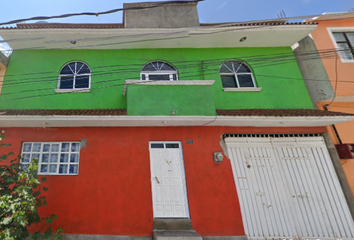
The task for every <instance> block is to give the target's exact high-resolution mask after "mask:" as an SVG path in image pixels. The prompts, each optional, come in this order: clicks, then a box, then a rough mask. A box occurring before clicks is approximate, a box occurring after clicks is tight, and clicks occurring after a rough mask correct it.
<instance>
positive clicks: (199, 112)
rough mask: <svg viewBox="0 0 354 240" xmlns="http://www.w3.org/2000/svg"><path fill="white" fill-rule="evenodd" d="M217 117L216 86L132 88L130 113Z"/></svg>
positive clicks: (129, 86)
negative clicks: (214, 96)
mask: <svg viewBox="0 0 354 240" xmlns="http://www.w3.org/2000/svg"><path fill="white" fill-rule="evenodd" d="M174 111H176V113H175V114H174V115H176V116H177V115H180V116H215V115H216V112H215V103H214V98H213V89H212V86H170V85H167V86H155V85H128V91H127V114H128V115H134V116H151V115H159V116H169V115H171V114H172V112H174Z"/></svg>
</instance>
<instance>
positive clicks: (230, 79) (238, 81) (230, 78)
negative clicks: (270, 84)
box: [220, 60, 256, 88]
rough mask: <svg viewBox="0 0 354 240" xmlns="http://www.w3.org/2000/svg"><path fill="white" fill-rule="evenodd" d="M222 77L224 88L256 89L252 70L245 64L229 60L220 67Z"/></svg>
mask: <svg viewBox="0 0 354 240" xmlns="http://www.w3.org/2000/svg"><path fill="white" fill-rule="evenodd" d="M220 76H221V81H222V86H223V88H254V87H256V84H255V82H254V78H253V74H252V71H251V69H250V68H249V67H248V66H247V65H246V64H245V63H243V62H241V61H236V60H228V61H226V62H223V63H222V64H221V67H220Z"/></svg>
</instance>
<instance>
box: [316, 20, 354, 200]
mask: <svg viewBox="0 0 354 240" xmlns="http://www.w3.org/2000/svg"><path fill="white" fill-rule="evenodd" d="M318 22H319V24H318V27H317V28H316V30H315V31H314V32H312V33H311V35H312V37H313V39H314V41H315V43H316V47H317V49H318V50H319V51H324V50H325V51H328V50H334V49H335V44H334V42H333V41H332V39H331V36H330V31H329V30H331V29H330V28H334V29H335V31H339V32H347V31H353V30H354V27H353V26H354V19H350V18H347V19H342V20H327V21H318ZM321 59H322V62H323V65H324V67H325V70H326V72H327V75H328V78H329V80H330V82H331V84H332V87H333V90H334V92H335V98H334V99H333V98H330V99H328V100H327V101H322V102H319V103H318V106H319V108H320V109H323V106H324V105H326V104H330V105H329V107H328V110H330V111H336V112H345V113H353V114H354V84H353V83H354V61H353V62H344V61H342V59H341V58H340V56H339V55H337V53H336V52H333V53H332V54H327V55H322V56H321ZM332 99H333V102H332ZM335 126H336V128H337V131H338V134H339V136H340V138H341V140H342V143H354V121H351V122H345V123H340V124H336V125H335ZM328 133H329V134H330V136H331V139H332V142H333V144H339V140H338V139H337V136H336V135H335V133H334V131H333V127H332V126H329V127H328ZM341 163H342V167H343V171H344V173H345V175H346V178H347V181H348V183H349V185H350V188H351V190H352V193H353V196H354V160H353V159H341Z"/></svg>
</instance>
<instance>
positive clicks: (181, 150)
mask: <svg viewBox="0 0 354 240" xmlns="http://www.w3.org/2000/svg"><path fill="white" fill-rule="evenodd" d="M152 143H163V144H164V146H165V144H166V143H177V144H178V145H179V148H178V149H179V151H180V154H181V173H182V175H183V176H182V187H183V191H184V196H185V199H184V204H185V207H186V216H184V217H156V216H155V207H154V193H155V191H154V188H153V184H152V181H153V179H154V178H153V176H152V173H153V166H152V161H151V144H152ZM163 149H166V148H165V147H164V148H163ZM172 149H173V148H172ZM149 161H150V185H151V194H152V195H151V197H152V210H153V216H154V218H158V219H164V218H172V219H190V211H189V201H188V191H187V181H186V170H185V166H184V156H183V148H182V142H181V141H149Z"/></svg>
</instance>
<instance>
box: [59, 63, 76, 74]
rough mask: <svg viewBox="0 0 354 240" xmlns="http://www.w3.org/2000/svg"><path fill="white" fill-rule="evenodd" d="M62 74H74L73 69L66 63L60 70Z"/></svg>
mask: <svg viewBox="0 0 354 240" xmlns="http://www.w3.org/2000/svg"><path fill="white" fill-rule="evenodd" d="M60 74H73V72H72V71H71V69H70V68H69V65H66V66H65V67H64V68H63V69H62V70H61V72H60Z"/></svg>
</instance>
